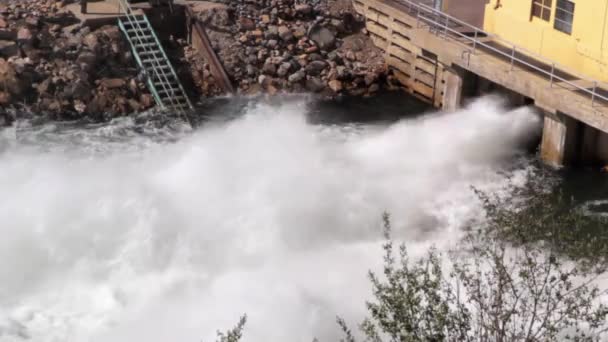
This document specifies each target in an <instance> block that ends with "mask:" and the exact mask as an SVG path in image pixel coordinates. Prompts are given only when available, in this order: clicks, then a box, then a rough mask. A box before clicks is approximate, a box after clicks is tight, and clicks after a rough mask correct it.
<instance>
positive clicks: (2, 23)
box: [0, 18, 8, 28]
mask: <svg viewBox="0 0 608 342" xmlns="http://www.w3.org/2000/svg"><path fill="white" fill-rule="evenodd" d="M7 27H8V23H7V22H6V20H4V19H3V18H0V28H7Z"/></svg>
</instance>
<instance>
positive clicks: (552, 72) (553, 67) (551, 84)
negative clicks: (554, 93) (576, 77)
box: [549, 63, 555, 88]
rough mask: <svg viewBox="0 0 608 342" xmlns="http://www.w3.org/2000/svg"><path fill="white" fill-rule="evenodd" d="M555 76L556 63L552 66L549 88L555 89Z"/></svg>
mask: <svg viewBox="0 0 608 342" xmlns="http://www.w3.org/2000/svg"><path fill="white" fill-rule="evenodd" d="M553 75H555V63H553V64H551V83H549V88H553Z"/></svg>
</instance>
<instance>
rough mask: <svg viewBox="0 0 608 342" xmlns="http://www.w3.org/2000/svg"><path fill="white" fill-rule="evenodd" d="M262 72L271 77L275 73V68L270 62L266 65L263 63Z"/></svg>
mask: <svg viewBox="0 0 608 342" xmlns="http://www.w3.org/2000/svg"><path fill="white" fill-rule="evenodd" d="M262 72H263V73H265V74H267V75H271V76H272V75H275V74H276V73H277V67H276V65H274V64H272V63H270V62H266V63H264V67H262Z"/></svg>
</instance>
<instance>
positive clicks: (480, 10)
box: [443, 0, 489, 28]
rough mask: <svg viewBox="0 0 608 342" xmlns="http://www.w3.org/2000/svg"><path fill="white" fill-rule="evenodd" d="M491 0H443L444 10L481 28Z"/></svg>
mask: <svg viewBox="0 0 608 342" xmlns="http://www.w3.org/2000/svg"><path fill="white" fill-rule="evenodd" d="M488 1H489V0H443V11H444V12H446V13H448V14H450V15H452V16H454V17H456V18H458V19H460V20H462V21H464V22H467V23H469V24H471V25H474V26H477V27H479V28H481V27H483V22H484V13H485V8H486V7H485V6H486V4H487V3H488Z"/></svg>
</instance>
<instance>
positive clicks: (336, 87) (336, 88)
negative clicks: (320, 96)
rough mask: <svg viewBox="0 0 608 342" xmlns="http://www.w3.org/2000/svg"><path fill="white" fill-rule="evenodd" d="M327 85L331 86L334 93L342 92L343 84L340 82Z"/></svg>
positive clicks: (334, 81)
mask: <svg viewBox="0 0 608 342" xmlns="http://www.w3.org/2000/svg"><path fill="white" fill-rule="evenodd" d="M327 85H328V86H329V89H331V90H332V91H333V92H334V93H339V92H341V91H342V82H340V81H338V80H332V81H329V83H328V84H327Z"/></svg>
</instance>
